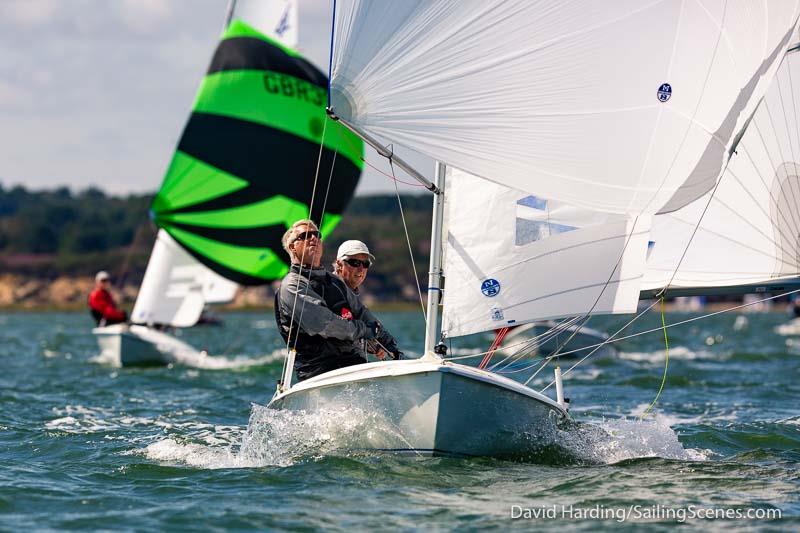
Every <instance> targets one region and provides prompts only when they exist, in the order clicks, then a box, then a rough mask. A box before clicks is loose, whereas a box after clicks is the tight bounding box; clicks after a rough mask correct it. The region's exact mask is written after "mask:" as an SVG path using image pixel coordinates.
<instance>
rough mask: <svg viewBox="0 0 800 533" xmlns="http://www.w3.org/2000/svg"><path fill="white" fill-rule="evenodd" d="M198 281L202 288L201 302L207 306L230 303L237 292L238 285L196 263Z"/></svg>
mask: <svg viewBox="0 0 800 533" xmlns="http://www.w3.org/2000/svg"><path fill="white" fill-rule="evenodd" d="M197 266H198V269H199V274H198V276H197V279H198V281H199V282H200V284H201V285H202V287H203V289H202V290H203V300H204V301H205V302H206V303H207V304H225V303H228V302H232V301H233V299H234V298H235V297H236V292H237V291H238V290H239V284H237V283H234V282H233V281H231V280H229V279H226V278H223V277H222V276H220V275H219V274H217V273H216V272H214V271H213V270H211V269H210V268H206V267H205V266H204V265H202V264H200V263H197Z"/></svg>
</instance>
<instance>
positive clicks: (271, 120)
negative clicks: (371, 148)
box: [193, 70, 364, 169]
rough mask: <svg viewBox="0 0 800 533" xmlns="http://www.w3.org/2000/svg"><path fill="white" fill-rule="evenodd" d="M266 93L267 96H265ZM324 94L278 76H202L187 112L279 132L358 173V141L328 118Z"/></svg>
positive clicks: (360, 149)
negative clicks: (320, 147) (339, 158)
mask: <svg viewBox="0 0 800 533" xmlns="http://www.w3.org/2000/svg"><path fill="white" fill-rule="evenodd" d="M271 91H272V92H271ZM326 99H327V97H326V96H325V91H324V90H323V89H320V88H319V87H317V86H315V85H313V84H311V83H309V82H307V81H305V80H301V79H298V78H295V77H293V76H289V75H286V74H282V73H279V72H265V71H256V70H233V71H222V72H215V73H213V74H209V75H207V76H206V77H205V78H204V79H203V82H202V84H201V85H200V90H199V91H198V92H197V98H196V100H195V103H194V108H193V111H195V112H200V113H212V114H216V115H222V116H226V117H232V118H237V119H240V120H247V121H249V122H255V123H257V124H261V125H264V126H267V127H270V128H275V129H279V130H281V131H285V132H287V133H291V134H292V135H296V136H297V137H300V138H302V139H305V140H307V141H311V142H313V143H315V144H319V143H320V142H321V141H322V133H323V123H324V121H326V120H327V121H328V122H327V124H326V125H325V126H324V127H325V129H326V131H325V139H324V143H325V147H326V148H328V149H330V150H334V151H336V152H337V153H339V154H342V155H343V156H345V157H347V159H349V160H350V161H351V162H352V163H353V164H354V165H356V167H358V168H359V169H363V168H364V162H363V161H362V156H363V154H364V145H363V144H362V142H361V140H360V139H359V138H358V137H357V136H356V135H355V134H353V133H352V132H351V131H350V130H348V129H347V128H345V127H344V126H343V125H342V124H340V123H339V122H335V121H333V120H330V119H329V118H328V115H327V113H326V111H325V107H324V102H325V101H326Z"/></svg>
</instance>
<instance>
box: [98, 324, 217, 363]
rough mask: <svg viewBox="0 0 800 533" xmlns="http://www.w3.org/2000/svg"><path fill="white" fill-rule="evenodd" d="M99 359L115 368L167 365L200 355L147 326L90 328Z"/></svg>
mask: <svg viewBox="0 0 800 533" xmlns="http://www.w3.org/2000/svg"><path fill="white" fill-rule="evenodd" d="M92 333H93V334H94V336H95V337H96V338H97V344H98V345H99V346H100V350H101V352H102V354H101V358H102V359H103V360H105V361H109V362H110V363H111V364H113V365H116V366H136V365H168V364H171V363H176V362H179V361H180V360H181V359H182V358H189V357H201V356H202V355H201V353H200V352H198V351H197V350H195V349H194V348H192V347H191V346H189V345H188V344H186V343H185V342H182V341H179V340H178V339H176V338H175V337H173V336H171V335H168V334H167V333H164V332H163V331H158V330H155V329H152V328H148V327H147V326H137V325H133V326H128V325H126V324H115V325H113V326H104V327H100V328H94V329H93V330H92Z"/></svg>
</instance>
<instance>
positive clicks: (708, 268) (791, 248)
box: [643, 53, 800, 290]
mask: <svg viewBox="0 0 800 533" xmlns="http://www.w3.org/2000/svg"><path fill="white" fill-rule="evenodd" d="M709 196H710V193H709V194H708V195H705V196H703V197H702V198H700V199H698V200H696V201H694V202H692V203H691V204H689V205H687V206H686V207H684V208H683V209H680V210H678V211H676V212H674V213H670V214H666V215H659V216H656V217H655V219H654V222H653V232H652V236H651V240H652V241H653V242H652V249H651V251H650V257H649V258H648V262H647V265H648V269H647V273H646V276H645V282H644V284H643V288H645V289H651V290H652V289H659V288H662V287H664V286H666V284H667V283H669V282H670V279H671V278H672V275H673V272H675V269H676V268H677V267H678V264H679V262H680V261H681V255H682V254H683V251H684V250H685V249H686V247H687V245H688V246H689V248H688V250H687V251H686V256H685V257H684V259H683V261H682V262H680V269H679V270H678V272H677V274H676V275H675V277H674V280H672V284H671V285H670V287H672V288H673V289H680V288H701V287H721V286H722V287H724V286H732V285H742V284H751V283H763V282H767V281H772V280H781V279H786V278H795V277H798V276H800V54H797V53H790V54H789V55H787V56H786V58H785V59H784V61H783V63H782V64H781V67H780V69H779V70H778V73H777V75H776V77H775V80H774V82H773V84H772V85H771V86H770V88H769V91H768V92H767V94H766V96H765V98H764V100H763V101H762V102H761V104H760V105H759V107H758V110H757V111H756V113H755V115H754V116H753V119H752V122H751V123H750V125H749V127H748V128H747V130H746V132H745V134H744V136H743V137H742V139H741V142H740V143H739V145H738V147H737V153H736V154H734V155H733V156H731V160H730V163H729V164H728V167H727V169H726V171H725V173H724V174H723V176H722V178H721V181H720V184H719V186H718V188H717V190H716V192H715V193H714V195H713V198H712V199H711V202H710V203H709ZM706 205H708V210H707V212H706V213H705V215H703V210H704V208H705V206H706ZM701 217H702V220H701ZM698 221H700V225H699V227H698V230H697V233H696V235H695V236H694V239H693V240H691V244H689V242H690V239H691V235H692V232H693V231H694V228H695V227H696V226H697V224H698Z"/></svg>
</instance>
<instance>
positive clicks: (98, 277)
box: [94, 270, 111, 281]
mask: <svg viewBox="0 0 800 533" xmlns="http://www.w3.org/2000/svg"><path fill="white" fill-rule="evenodd" d="M104 279H111V276H109V275H108V272H106V271H105V270H101V271H100V272H98V273H97V274H95V276H94V280H95V281H103V280H104Z"/></svg>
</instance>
